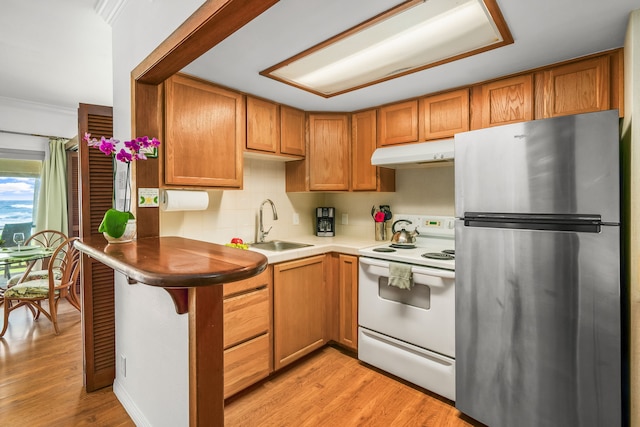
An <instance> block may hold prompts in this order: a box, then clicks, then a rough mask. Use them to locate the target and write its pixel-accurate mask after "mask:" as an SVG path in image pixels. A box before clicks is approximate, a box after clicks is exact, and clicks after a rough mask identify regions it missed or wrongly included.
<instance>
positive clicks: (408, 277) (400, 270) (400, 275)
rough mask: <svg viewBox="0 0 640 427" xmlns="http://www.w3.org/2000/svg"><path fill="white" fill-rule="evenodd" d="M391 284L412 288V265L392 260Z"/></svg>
mask: <svg viewBox="0 0 640 427" xmlns="http://www.w3.org/2000/svg"><path fill="white" fill-rule="evenodd" d="M389 286H395V287H397V288H400V289H411V288H412V287H413V274H412V273H411V265H409V264H399V263H397V262H390V263H389Z"/></svg>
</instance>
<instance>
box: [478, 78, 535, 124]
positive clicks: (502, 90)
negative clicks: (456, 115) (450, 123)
mask: <svg viewBox="0 0 640 427" xmlns="http://www.w3.org/2000/svg"><path fill="white" fill-rule="evenodd" d="M472 90H473V92H472V106H471V112H472V115H471V128H472V129H480V128H487V127H491V126H498V125H506V124H509V123H516V122H524V121H527V120H533V99H534V97H533V75H531V74H523V75H520V76H515V77H510V78H507V79H502V80H497V81H493V82H490V83H485V84H483V85H479V86H475V87H474V88H473V89H472Z"/></svg>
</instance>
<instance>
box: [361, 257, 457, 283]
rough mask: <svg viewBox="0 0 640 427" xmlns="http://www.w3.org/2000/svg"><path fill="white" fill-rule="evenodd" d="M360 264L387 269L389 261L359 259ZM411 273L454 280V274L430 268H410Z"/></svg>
mask: <svg viewBox="0 0 640 427" xmlns="http://www.w3.org/2000/svg"><path fill="white" fill-rule="evenodd" d="M360 262H361V263H363V264H367V265H374V266H376V267H382V268H389V261H382V260H378V259H373V258H365V257H360ZM411 272H412V273H413V274H423V275H425V276H436V277H442V278H443V279H455V277H456V273H455V272H453V271H449V270H440V269H439V268H431V267H418V266H415V265H413V266H411Z"/></svg>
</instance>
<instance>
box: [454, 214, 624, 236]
mask: <svg viewBox="0 0 640 427" xmlns="http://www.w3.org/2000/svg"><path fill="white" fill-rule="evenodd" d="M463 220H464V225H465V226H467V227H484V228H509V229H516V230H548V231H571V232H580V233H600V229H601V226H602V225H610V224H603V222H602V218H601V216H600V215H583V214H577V215H570V214H509V213H485V212H465V216H464V218H463ZM615 225H618V224H615Z"/></svg>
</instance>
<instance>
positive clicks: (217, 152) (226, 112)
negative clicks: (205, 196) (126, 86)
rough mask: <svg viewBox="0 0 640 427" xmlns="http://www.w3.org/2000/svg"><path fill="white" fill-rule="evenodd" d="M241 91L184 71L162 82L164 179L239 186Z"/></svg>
mask: <svg viewBox="0 0 640 427" xmlns="http://www.w3.org/2000/svg"><path fill="white" fill-rule="evenodd" d="M244 104H245V101H244V96H243V95H241V94H239V93H237V92H233V91H230V90H227V89H223V88H221V87H218V86H215V85H213V84H211V83H208V82H204V81H202V80H199V79H194V78H190V77H187V76H184V75H174V76H172V77H171V78H169V79H167V80H166V81H165V127H166V129H165V137H164V143H163V144H162V145H161V147H162V149H163V150H164V183H165V184H166V185H168V186H172V185H173V186H196V187H234V188H241V187H242V164H243V163H242V147H244V143H245V105H244Z"/></svg>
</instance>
